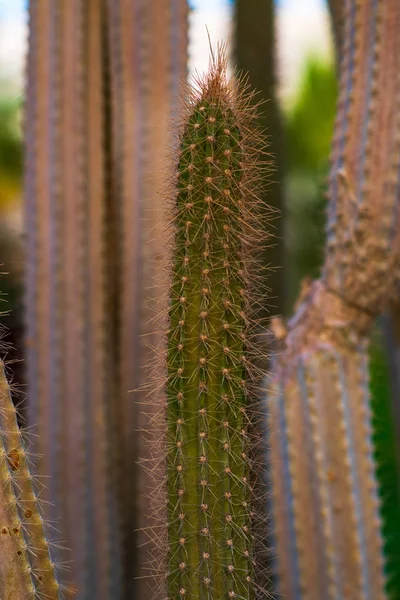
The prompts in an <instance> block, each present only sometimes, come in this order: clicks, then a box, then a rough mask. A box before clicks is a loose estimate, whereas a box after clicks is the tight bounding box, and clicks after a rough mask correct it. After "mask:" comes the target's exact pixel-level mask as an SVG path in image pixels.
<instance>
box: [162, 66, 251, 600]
mask: <svg viewBox="0 0 400 600" xmlns="http://www.w3.org/2000/svg"><path fill="white" fill-rule="evenodd" d="M225 68H226V64H225V58H224V55H223V54H222V55H219V56H218V57H217V58H216V59H215V60H214V61H213V63H212V66H211V71H210V73H208V75H207V76H206V78H205V80H204V81H201V82H199V89H198V91H195V92H193V95H192V98H191V102H190V104H189V106H188V107H187V117H186V118H185V123H184V132H183V136H182V139H181V147H180V153H179V156H180V157H179V162H178V167H177V195H176V198H175V203H176V204H175V221H174V226H175V242H174V250H173V276H172V285H171V292H170V294H171V295H170V303H169V321H170V323H169V325H170V326H169V332H168V355H167V356H168V379H167V385H166V388H167V427H168V432H167V493H168V535H167V537H168V557H167V562H168V566H167V574H168V581H167V587H168V591H167V596H168V597H169V598H188V599H203V598H204V599H205V598H210V599H213V600H217V599H218V600H222V599H223V598H242V599H249V598H253V597H254V595H255V590H256V584H255V581H254V570H255V560H254V531H253V530H252V520H253V517H254V515H253V513H252V510H254V508H252V500H251V489H252V485H253V483H254V471H253V469H252V466H251V460H250V459H251V455H252V454H251V453H252V449H253V448H252V446H251V435H250V429H249V424H250V423H251V422H252V417H253V413H252V406H251V404H252V400H254V391H255V385H256V380H257V378H258V376H257V369H256V366H255V364H254V363H252V353H251V350H250V348H249V343H250V340H251V333H250V327H251V326H250V323H251V310H252V309H253V308H254V303H256V302H255V298H254V296H253V295H252V293H251V291H250V287H251V286H250V284H249V282H250V281H251V277H252V275H253V276H255V277H256V279H257V280H258V277H257V274H256V264H257V263H256V262H254V258H255V257H257V255H258V253H259V251H260V249H261V248H260V246H261V244H260V239H261V235H262V234H261V233H260V232H261V231H262V229H261V227H260V223H259V222H258V220H257V216H258V215H259V212H258V211H259V210H260V207H259V205H258V203H257V196H256V194H255V190H254V186H256V185H257V183H258V181H259V172H258V171H257V166H256V163H255V160H256V154H255V153H254V152H253V151H254V150H255V148H254V145H255V143H256V141H257V140H256V138H257V133H256V132H255V131H253V130H252V126H251V122H252V118H254V110H253V109H252V108H251V104H250V103H251V96H250V97H249V98H247V99H246V98H245V97H244V96H243V95H242V96H241V88H240V84H238V83H237V82H236V83H235V82H230V83H228V82H227V81H226V74H225ZM236 86H237V87H236Z"/></svg>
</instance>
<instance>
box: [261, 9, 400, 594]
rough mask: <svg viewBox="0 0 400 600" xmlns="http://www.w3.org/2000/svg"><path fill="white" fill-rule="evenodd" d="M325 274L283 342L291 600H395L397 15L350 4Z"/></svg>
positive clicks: (281, 553)
mask: <svg viewBox="0 0 400 600" xmlns="http://www.w3.org/2000/svg"><path fill="white" fill-rule="evenodd" d="M344 11H345V12H344V17H345V18H344V23H345V32H344V42H343V57H342V61H341V78H340V97H339V103H338V113H337V120H336V128H335V134H334V139H333V151H332V164H331V174H330V178H329V191H328V196H329V203H328V226H327V242H326V250H325V263H324V266H323V270H322V274H321V277H320V279H319V280H318V281H316V282H313V283H311V284H308V285H305V286H304V289H303V293H302V295H301V297H300V298H299V301H298V304H297V307H296V312H295V316H294V317H293V319H292V320H291V321H290V322H289V324H288V332H287V335H285V333H284V329H283V327H282V324H281V326H280V327H279V328H277V332H278V333H279V337H281V343H282V348H283V351H282V355H281V356H280V357H279V359H278V360H277V364H276V367H275V371H274V373H275V376H276V379H277V383H276V384H275V386H274V387H275V393H276V395H275V397H273V396H270V399H269V409H270V411H271V420H270V425H271V456H270V458H271V464H272V465H274V467H273V488H274V493H273V501H274V516H275V523H276V528H275V530H276V539H277V555H278V557H279V558H278V562H277V569H278V572H279V575H280V579H281V592H282V593H285V594H287V595H288V596H289V597H293V598H307V599H309V598H321V597H324V598H335V597H337V596H338V595H339V596H343V597H346V596H347V597H351V598H360V599H361V598H374V599H375V598H385V597H386V593H385V575H384V564H383V562H384V561H383V554H382V540H381V523H380V516H379V501H378V493H377V480H376V476H375V469H376V467H375V463H374V460H373V448H372V424H371V414H370V405H369V404H370V397H369V388H368V371H369V369H368V339H369V334H370V332H371V329H372V327H373V324H374V321H375V318H376V316H377V315H379V314H380V313H381V312H382V311H383V310H384V309H385V307H386V306H387V303H388V300H389V298H390V297H391V296H393V295H394V294H395V292H396V284H397V281H398V267H397V264H398V252H399V236H398V231H399V222H398V203H399V196H398V191H397V185H396V181H397V170H398V163H399V153H398V142H397V140H398V135H399V110H398V104H397V102H396V98H397V94H398V92H399V87H398V79H397V78H396V73H397V70H398V64H399V60H400V44H399V40H398V39H397V36H396V33H395V29H396V28H395V27H393V24H394V23H396V22H398V19H399V18H400V8H399V6H398V4H397V3H396V2H394V1H393V2H383V1H378V2H372V1H368V2H364V3H363V4H360V3H357V2H354V1H353V0H347V2H346V3H345V7H344Z"/></svg>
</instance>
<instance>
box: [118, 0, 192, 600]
mask: <svg viewBox="0 0 400 600" xmlns="http://www.w3.org/2000/svg"><path fill="white" fill-rule="evenodd" d="M108 7H109V17H110V49H111V72H110V76H111V89H112V125H113V130H112V147H113V154H112V157H111V160H112V165H113V168H112V172H113V177H112V181H111V185H112V190H111V195H112V202H113V206H114V211H115V213H114V217H113V218H114V219H115V221H116V230H115V231H114V232H111V233H112V234H113V235H114V243H115V244H117V246H116V248H117V253H118V255H119V256H120V260H119V264H118V272H117V274H116V275H115V274H114V275H113V278H112V281H113V282H115V285H116V288H117V289H118V290H119V298H118V308H117V315H116V320H117V323H116V328H117V331H116V339H117V340H118V342H117V346H116V351H117V353H118V356H119V365H118V386H119V397H120V399H121V400H120V402H121V406H120V419H121V422H120V435H121V442H122V454H121V465H122V471H121V475H122V479H121V486H120V493H121V494H122V496H123V511H124V515H123V516H124V530H125V538H126V542H127V548H126V553H125V559H126V561H127V564H126V571H127V572H128V573H136V574H140V576H141V579H139V580H137V581H133V580H132V579H131V581H130V582H129V587H130V588H132V587H133V586H134V587H135V589H136V591H137V593H138V594H139V595H140V598H143V600H145V597H146V595H147V596H152V594H153V591H152V590H151V589H150V587H149V582H148V580H147V579H146V575H147V576H148V574H149V571H148V570H147V571H143V570H140V569H139V565H138V560H140V562H142V563H143V561H145V555H146V557H147V558H149V559H150V558H151V557H152V556H153V555H154V553H155V552H156V548H155V544H156V542H155V541H154V540H153V536H152V534H151V531H153V529H151V530H150V529H149V527H150V522H149V518H148V517H149V498H151V497H152V496H153V495H154V493H155V491H156V489H155V488H157V486H158V483H154V484H153V480H152V478H151V477H149V475H148V473H147V472H146V469H144V468H138V467H137V461H138V457H140V459H141V460H142V461H143V464H146V460H148V459H149V458H150V455H149V449H150V447H151V445H152V444H151V442H152V440H151V433H150V429H151V423H152V420H153V417H154V414H156V413H158V412H159V410H160V406H161V403H162V402H163V396H162V394H160V395H159V396H157V397H156V396H153V399H152V403H151V404H147V403H146V399H145V396H146V392H145V391H140V392H138V391H136V392H135V393H134V394H127V391H131V390H138V389H140V388H142V387H143V384H144V383H145V377H146V374H147V371H146V369H144V367H147V366H148V365H149V364H150V362H151V361H152V349H153V348H154V347H157V346H158V344H159V342H160V338H161V332H157V331H156V326H155V324H154V318H155V316H156V311H163V310H166V303H165V302H166V293H167V286H166V285H165V284H164V282H165V277H164V276H163V273H162V272H161V270H160V269H161V263H162V262H163V261H162V258H163V256H165V241H164V239H163V233H162V227H161V226H160V225H161V223H162V222H164V220H165V214H166V213H165V211H166V205H165V201H164V196H163V192H164V185H165V184H164V181H165V177H166V169H167V163H168V161H167V157H168V148H169V147H171V146H172V144H173V143H174V138H173V135H172V129H171V127H170V125H169V120H170V119H171V117H172V116H174V115H175V114H176V110H177V108H178V103H179V96H180V95H181V93H182V91H183V86H184V84H185V80H186V74H187V44H188V38H187V35H188V23H187V18H188V6H187V2H186V0H162V1H161V2H148V1H147V0H140V1H137V0H135V1H132V0H109V1H108ZM115 251H116V250H115V249H113V248H110V253H111V256H113V255H114V254H115ZM110 267H111V269H113V268H114V265H113V264H112V263H111V265H110ZM163 298H165V301H164V303H163V301H162V299H163ZM142 432H145V436H146V437H145V438H143V435H144V434H143V433H142ZM149 436H150V439H149ZM127 473H129V474H130V476H128V477H127V476H126V474H127ZM152 526H153V527H154V522H153V521H152ZM138 529H141V531H138ZM138 545H139V546H140V547H141V548H142V550H141V554H140V555H138V552H137V550H136V548H137V546H138ZM151 581H152V580H151V579H150V582H151ZM132 593H133V592H131V594H132ZM130 597H131V596H130Z"/></svg>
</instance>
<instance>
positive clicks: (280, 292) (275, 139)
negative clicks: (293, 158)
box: [233, 0, 286, 316]
mask: <svg viewBox="0 0 400 600" xmlns="http://www.w3.org/2000/svg"><path fill="white" fill-rule="evenodd" d="M275 12H276V7H275V3H274V1H273V0H236V1H235V14H234V28H235V29H234V35H235V37H234V56H233V58H234V64H235V65H236V66H237V68H238V69H239V71H242V72H243V73H246V75H247V76H248V78H249V83H250V85H251V86H252V87H253V88H254V89H256V90H257V94H256V96H255V98H254V101H255V102H256V103H261V104H260V105H259V108H258V111H257V119H258V124H259V126H260V127H261V128H262V129H264V130H265V135H266V136H267V139H268V156H265V157H264V160H265V161H266V162H268V164H269V167H270V168H271V167H272V163H273V171H274V176H273V177H267V176H266V177H267V180H266V183H267V185H265V186H264V203H265V205H267V203H268V206H269V207H270V208H275V209H276V210H275V218H272V213H271V211H270V212H269V219H268V220H267V226H268V228H269V230H268V231H267V232H266V234H267V235H269V234H270V233H273V234H274V243H273V245H271V246H270V247H268V248H267V249H266V250H265V254H264V257H263V262H264V264H265V266H267V267H268V271H267V270H266V271H265V275H266V277H267V278H268V288H269V290H270V292H269V294H268V298H265V300H264V312H265V315H268V316H270V315H271V314H275V315H276V314H282V313H283V312H284V310H285V307H284V303H285V301H286V298H285V294H284V289H285V285H284V279H283V278H284V275H283V269H282V268H280V267H282V265H283V261H284V256H283V254H284V251H283V239H284V236H283V225H284V222H285V219H284V211H285V209H284V186H283V182H284V163H283V129H282V128H283V123H282V116H281V110H280V106H279V103H278V99H277V76H276V39H275V22H276V20H275Z"/></svg>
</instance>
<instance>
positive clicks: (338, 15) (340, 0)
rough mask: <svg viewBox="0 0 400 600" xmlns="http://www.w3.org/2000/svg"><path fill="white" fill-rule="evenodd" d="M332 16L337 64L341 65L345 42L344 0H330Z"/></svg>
mask: <svg viewBox="0 0 400 600" xmlns="http://www.w3.org/2000/svg"><path fill="white" fill-rule="evenodd" d="M328 6H329V12H330V16H331V26H332V33H333V38H334V43H335V52H336V59H337V64H338V65H339V61H340V56H341V53H342V44H343V11H344V0H328Z"/></svg>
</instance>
